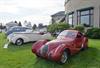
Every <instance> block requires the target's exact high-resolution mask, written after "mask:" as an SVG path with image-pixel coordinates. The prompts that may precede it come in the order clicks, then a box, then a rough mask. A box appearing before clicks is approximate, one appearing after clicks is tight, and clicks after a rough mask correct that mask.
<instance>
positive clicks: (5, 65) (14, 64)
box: [0, 33, 100, 68]
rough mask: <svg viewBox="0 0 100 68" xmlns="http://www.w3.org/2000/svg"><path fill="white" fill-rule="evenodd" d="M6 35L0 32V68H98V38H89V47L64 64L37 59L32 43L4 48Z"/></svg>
mask: <svg viewBox="0 0 100 68" xmlns="http://www.w3.org/2000/svg"><path fill="white" fill-rule="evenodd" d="M5 40H6V37H5V36H4V34H1V33H0V68H100V40H92V39H90V40H89V49H88V50H85V51H82V52H80V53H78V54H77V55H74V56H72V57H71V58H70V59H69V61H68V62H67V63H66V64H64V65H59V64H57V63H55V62H52V61H48V60H44V59H37V58H36V56H35V55H34V54H33V53H32V52H31V47H32V43H28V44H24V45H23V46H15V45H13V44H10V45H9V48H8V49H4V48H3V46H4V44H5Z"/></svg>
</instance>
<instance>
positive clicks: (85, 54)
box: [33, 47, 100, 68]
mask: <svg viewBox="0 0 100 68" xmlns="http://www.w3.org/2000/svg"><path fill="white" fill-rule="evenodd" d="M99 52H100V50H98V49H97V48H93V47H89V48H88V49H87V50H84V51H81V52H79V53H78V54H76V55H73V56H71V57H70V58H69V60H68V61H67V62H66V63H65V64H63V65H61V64H58V63H56V62H53V61H49V60H45V59H42V58H39V59H37V58H36V59H37V61H36V62H35V63H34V64H33V67H35V68H92V67H93V68H99V67H100V59H99V55H98V54H100V53H99Z"/></svg>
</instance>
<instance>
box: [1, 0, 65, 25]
mask: <svg viewBox="0 0 100 68" xmlns="http://www.w3.org/2000/svg"><path fill="white" fill-rule="evenodd" d="M62 10H64V0H0V21H3V22H7V20H8V21H10V20H21V21H23V20H29V21H32V22H33V23H44V24H47V22H49V21H50V15H52V14H54V13H56V12H58V11H62ZM2 13H3V14H2ZM5 19H6V20H5Z"/></svg>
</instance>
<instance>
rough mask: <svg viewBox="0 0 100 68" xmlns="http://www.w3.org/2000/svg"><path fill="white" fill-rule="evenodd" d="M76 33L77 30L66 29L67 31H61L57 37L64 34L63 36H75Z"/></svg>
mask: <svg viewBox="0 0 100 68" xmlns="http://www.w3.org/2000/svg"><path fill="white" fill-rule="evenodd" d="M76 35H77V32H75V31H67V30H65V31H63V32H61V33H60V34H59V35H58V37H57V38H61V37H62V36H63V37H69V38H75V37H76Z"/></svg>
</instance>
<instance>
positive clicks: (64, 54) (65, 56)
mask: <svg viewBox="0 0 100 68" xmlns="http://www.w3.org/2000/svg"><path fill="white" fill-rule="evenodd" d="M67 59H68V57H67V53H66V52H64V53H63V54H62V56H61V62H62V63H65V62H66V61H67Z"/></svg>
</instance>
